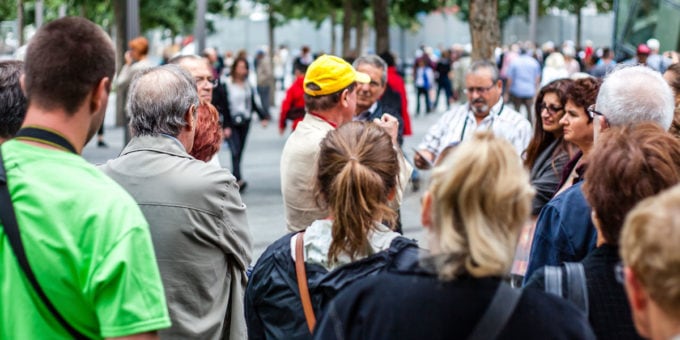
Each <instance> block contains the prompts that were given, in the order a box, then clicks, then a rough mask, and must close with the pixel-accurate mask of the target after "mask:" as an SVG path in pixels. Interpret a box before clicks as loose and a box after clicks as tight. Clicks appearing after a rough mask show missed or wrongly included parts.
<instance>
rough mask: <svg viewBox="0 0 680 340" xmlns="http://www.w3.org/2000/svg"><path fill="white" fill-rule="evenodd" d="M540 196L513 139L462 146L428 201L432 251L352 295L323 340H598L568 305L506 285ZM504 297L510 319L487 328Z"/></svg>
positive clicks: (319, 333) (332, 312)
mask: <svg viewBox="0 0 680 340" xmlns="http://www.w3.org/2000/svg"><path fill="white" fill-rule="evenodd" d="M533 195H534V189H533V188H532V187H531V185H530V184H529V175H528V173H527V171H526V169H525V168H524V167H523V165H522V161H521V159H520V158H519V156H518V155H517V153H516V152H515V149H514V148H513V146H512V145H511V144H510V143H509V142H507V141H505V140H503V139H500V138H496V137H495V136H494V135H493V134H491V133H488V132H485V133H479V134H477V135H475V136H474V137H473V138H472V139H471V140H468V141H465V142H463V143H461V144H460V145H459V146H458V147H457V148H456V149H454V150H453V151H452V152H451V153H450V154H448V155H447V156H446V158H445V159H444V160H443V161H442V163H441V164H439V165H437V166H436V167H435V169H434V170H433V173H432V178H431V184H430V186H429V191H428V192H427V193H426V194H425V196H424V198H423V209H422V223H423V225H424V226H425V228H426V229H427V231H428V236H429V245H430V251H431V254H430V255H428V256H424V257H422V258H421V260H420V261H419V263H414V264H413V265H412V266H410V267H407V268H399V269H395V270H391V271H389V272H386V273H383V274H381V275H378V276H376V277H373V278H370V279H366V280H361V281H359V282H357V283H356V284H354V285H352V286H351V287H348V288H347V289H345V290H343V291H342V292H341V293H340V294H339V295H338V296H337V297H336V298H335V299H334V300H333V301H332V302H331V303H330V305H329V306H328V310H327V312H326V314H325V318H324V319H322V320H321V321H320V324H319V326H318V327H317V328H316V331H315V338H317V339H340V338H345V339H359V338H361V339H451V338H455V339H465V338H469V337H470V336H471V334H474V335H475V336H474V338H484V339H486V338H489V339H536V338H550V339H592V338H594V336H593V334H592V331H591V330H590V328H589V327H588V325H587V320H586V319H585V318H584V316H583V315H582V314H580V313H579V312H578V311H577V310H576V309H575V308H574V307H573V306H571V305H570V304H569V303H567V302H564V301H560V300H559V299H557V298H555V297H552V296H548V295H547V294H545V293H543V292H539V291H525V292H523V293H520V292H518V291H515V290H513V289H512V288H510V287H509V285H507V284H506V283H504V282H503V278H504V277H506V276H507V274H508V273H509V270H510V266H511V264H512V260H513V255H514V251H515V246H516V245H517V239H518V236H519V233H520V230H521V229H522V226H523V225H524V223H526V221H527V220H528V219H529V215H530V209H531V199H532V196H533ZM499 298H500V299H505V298H510V299H513V298H514V299H515V301H516V304H515V305H513V304H510V303H497V302H496V303H493V305H494V307H492V309H493V310H494V312H492V314H494V316H496V318H495V319H496V320H498V318H497V316H498V315H496V314H497V313H496V312H498V310H497V308H498V307H499V306H501V305H511V307H510V308H508V310H507V314H506V315H507V316H508V318H507V319H506V320H505V321H504V322H498V321H494V322H491V324H492V326H491V327H485V326H480V325H483V324H485V323H486V322H489V319H488V318H487V317H486V316H485V313H486V312H487V310H488V309H489V307H490V306H491V305H492V302H491V301H492V300H497V299H499ZM557 319H560V320H564V321H565V322H558V323H556V322H555V320H557ZM482 320H484V322H481V323H480V321H482ZM493 328H495V329H494V330H493V331H494V332H490V331H491V329H493ZM480 332H482V333H483V334H484V335H480ZM484 332H487V333H484Z"/></svg>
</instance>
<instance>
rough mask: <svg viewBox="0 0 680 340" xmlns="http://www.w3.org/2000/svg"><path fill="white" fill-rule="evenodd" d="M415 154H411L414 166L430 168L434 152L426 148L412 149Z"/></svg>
mask: <svg viewBox="0 0 680 340" xmlns="http://www.w3.org/2000/svg"><path fill="white" fill-rule="evenodd" d="M413 151H414V152H415V155H414V156H413V164H415V166H416V168H418V169H421V170H427V169H430V168H432V162H434V154H433V153H432V152H430V151H427V150H416V149H415V148H414V149H413Z"/></svg>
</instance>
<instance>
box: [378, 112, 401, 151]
mask: <svg viewBox="0 0 680 340" xmlns="http://www.w3.org/2000/svg"><path fill="white" fill-rule="evenodd" d="M373 122H374V123H376V124H378V125H380V127H382V128H383V129H385V131H386V132H387V133H388V134H389V135H390V137H391V138H392V145H398V142H397V136H398V135H399V121H398V120H397V118H395V117H394V116H392V115H390V114H389V113H385V114H383V115H382V117H380V119H378V118H376V119H373Z"/></svg>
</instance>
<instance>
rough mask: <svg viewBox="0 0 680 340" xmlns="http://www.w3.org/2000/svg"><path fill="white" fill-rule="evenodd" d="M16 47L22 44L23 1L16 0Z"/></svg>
mask: <svg viewBox="0 0 680 340" xmlns="http://www.w3.org/2000/svg"><path fill="white" fill-rule="evenodd" d="M17 43H18V45H17V47H19V46H24V1H23V0H17Z"/></svg>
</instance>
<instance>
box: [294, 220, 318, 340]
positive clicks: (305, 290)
mask: <svg viewBox="0 0 680 340" xmlns="http://www.w3.org/2000/svg"><path fill="white" fill-rule="evenodd" d="M304 236H305V232H304V231H302V232H300V233H298V234H297V239H296V240H295V274H296V276H297V283H298V290H299V291H300V300H302V310H303V311H304V313H305V319H306V320H307V327H309V332H310V333H312V332H313V331H314V326H315V325H316V317H315V316H314V308H312V299H311V298H310V296H309V287H308V286H307V271H306V270H305V255H304V249H303V247H304Z"/></svg>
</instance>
